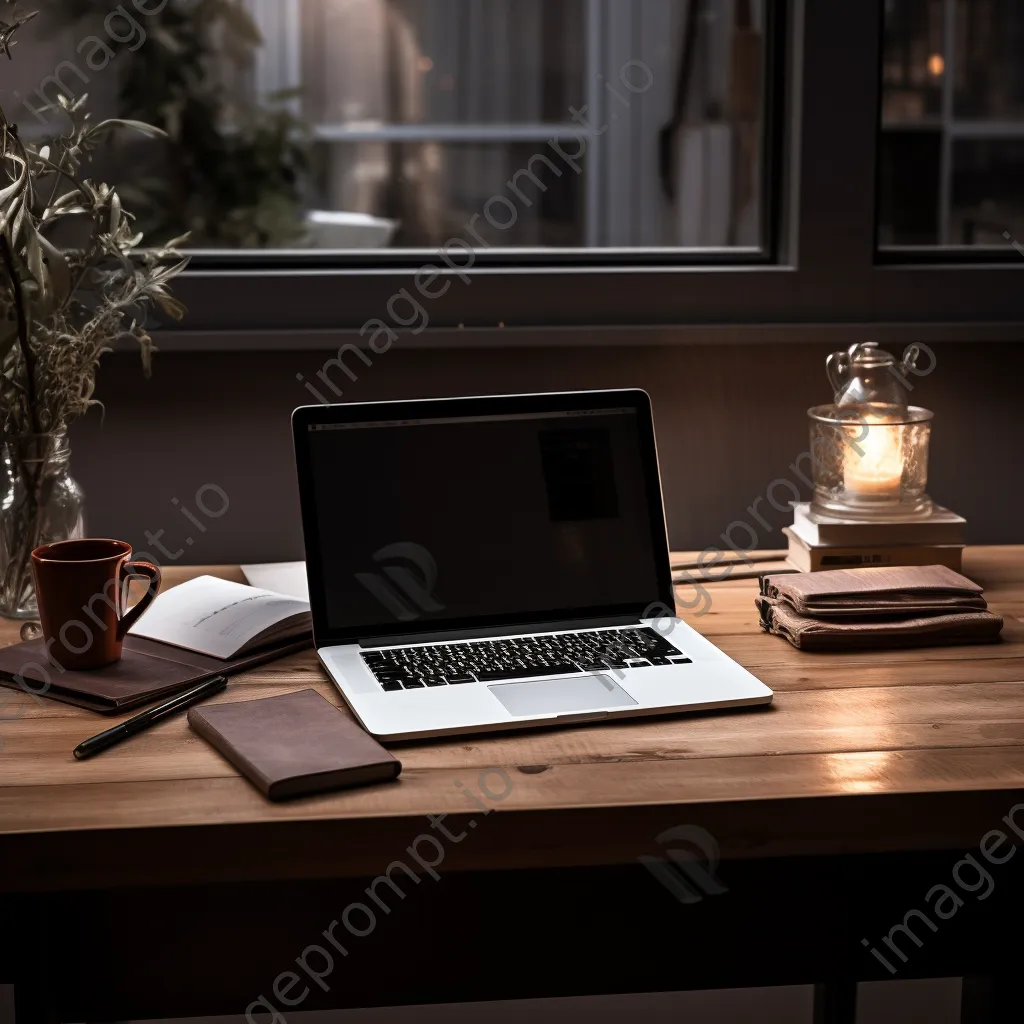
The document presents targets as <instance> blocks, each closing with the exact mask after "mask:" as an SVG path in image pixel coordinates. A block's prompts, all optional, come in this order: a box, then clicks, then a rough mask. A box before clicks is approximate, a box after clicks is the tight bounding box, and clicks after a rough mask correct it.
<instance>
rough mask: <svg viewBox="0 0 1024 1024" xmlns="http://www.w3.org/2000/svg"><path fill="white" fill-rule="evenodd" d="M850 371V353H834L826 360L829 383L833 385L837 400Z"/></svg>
mask: <svg viewBox="0 0 1024 1024" xmlns="http://www.w3.org/2000/svg"><path fill="white" fill-rule="evenodd" d="M849 371H850V354H849V352H833V353H832V355H830V356H829V357H828V359H826V360H825V373H826V374H827V375H828V380H829V383H830V384H831V385H832V390H833V391H834V392H835V395H836V397H837V398H838V395H839V392H840V391H842V389H843V384H845V383H846V375H847V374H848V373H849Z"/></svg>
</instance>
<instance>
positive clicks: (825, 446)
mask: <svg viewBox="0 0 1024 1024" xmlns="http://www.w3.org/2000/svg"><path fill="white" fill-rule="evenodd" d="M807 415H808V417H809V419H810V429H811V462H812V466H813V469H812V476H813V479H814V500H813V502H812V506H811V507H812V508H813V510H814V511H815V512H819V513H821V514H822V515H828V516H838V517H840V518H843V519H877V520H900V519H917V518H920V517H921V516H924V515H927V514H928V513H929V512H930V511H931V506H932V500H931V498H929V497H928V495H927V494H926V493H925V488H926V487H927V485H928V441H929V438H930V435H931V420H932V413H931V412H929V410H927V409H921V408H918V407H917V406H910V407H909V408H898V407H894V406H887V405H881V404H877V403H866V404H864V405H862V406H857V407H856V408H847V407H843V408H837V407H836V406H834V405H817V406H814V408H812V409H808V410H807Z"/></svg>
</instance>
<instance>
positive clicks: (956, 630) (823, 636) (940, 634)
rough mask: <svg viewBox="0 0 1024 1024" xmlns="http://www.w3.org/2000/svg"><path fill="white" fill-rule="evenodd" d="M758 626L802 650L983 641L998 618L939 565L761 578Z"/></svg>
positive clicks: (999, 624)
mask: <svg viewBox="0 0 1024 1024" xmlns="http://www.w3.org/2000/svg"><path fill="white" fill-rule="evenodd" d="M756 601H757V607H758V610H759V611H760V613H761V627H762V628H763V629H764V630H766V631H767V632H769V633H776V634H777V635H779V636H783V637H785V638H786V639H787V640H788V641H789V642H790V643H791V644H792V645H793V646H794V647H798V648H799V649H800V650H803V651H838V650H867V649H871V648H885V647H926V646H931V645H933V644H974V643H985V642H989V641H993V640H997V639H998V638H999V632H1000V630H1001V629H1002V628H1003V620H1002V617H1001V616H999V615H995V614H994V613H993V612H990V611H989V610H988V605H987V604H986V602H985V598H984V597H983V596H982V588H981V587H979V586H978V584H977V583H973V582H971V580H969V579H967V577H966V576H961V575H960V573H958V572H954V571H953V570H952V569H948V568H946V567H945V566H943V565H924V566H901V567H888V566H886V567H882V566H879V567H872V568H862V569H836V570H833V571H830V572H813V573H799V574H795V575H788V574H787V575H776V576H772V575H768V576H764V577H763V578H762V579H761V593H760V594H759V595H758V597H757V598H756Z"/></svg>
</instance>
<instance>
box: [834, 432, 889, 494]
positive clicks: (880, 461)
mask: <svg viewBox="0 0 1024 1024" xmlns="http://www.w3.org/2000/svg"><path fill="white" fill-rule="evenodd" d="M863 422H864V424H865V429H863V430H857V429H855V431H854V433H853V435H852V436H851V438H850V441H849V444H850V448H849V449H848V450H847V452H846V456H845V459H844V465H843V483H844V485H845V487H846V489H847V490H848V491H853V492H855V493H857V494H873V495H887V494H888V495H892V496H893V497H894V498H898V497H899V494H900V484H901V482H902V480H903V453H902V451H901V450H900V437H901V434H900V428H899V425H898V424H892V425H889V424H886V422H885V420H883V419H880V418H879V417H877V416H866V417H865V418H864V421H863ZM862 435H863V436H862Z"/></svg>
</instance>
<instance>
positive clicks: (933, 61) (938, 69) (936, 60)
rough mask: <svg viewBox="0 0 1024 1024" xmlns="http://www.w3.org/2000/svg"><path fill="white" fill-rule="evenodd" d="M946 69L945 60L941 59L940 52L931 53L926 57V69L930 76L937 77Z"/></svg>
mask: <svg viewBox="0 0 1024 1024" xmlns="http://www.w3.org/2000/svg"><path fill="white" fill-rule="evenodd" d="M945 70H946V62H945V61H944V60H943V59H942V54H941V53H933V54H932V55H931V56H930V57H929V58H928V71H929V73H930V74H931V76H932V78H939V77H940V76H941V75H942V72H943V71H945Z"/></svg>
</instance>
